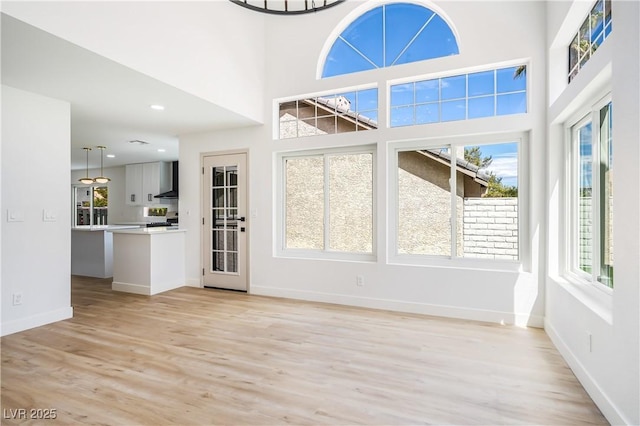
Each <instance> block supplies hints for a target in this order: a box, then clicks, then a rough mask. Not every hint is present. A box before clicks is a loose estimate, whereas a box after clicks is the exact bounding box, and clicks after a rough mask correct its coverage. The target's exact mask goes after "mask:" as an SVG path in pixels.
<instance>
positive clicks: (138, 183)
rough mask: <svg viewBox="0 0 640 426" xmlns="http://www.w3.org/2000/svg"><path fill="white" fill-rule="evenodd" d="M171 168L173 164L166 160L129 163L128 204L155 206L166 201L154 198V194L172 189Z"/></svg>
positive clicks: (127, 178)
mask: <svg viewBox="0 0 640 426" xmlns="http://www.w3.org/2000/svg"><path fill="white" fill-rule="evenodd" d="M170 168H171V164H170V163H167V162H164V161H158V162H155V163H139V164H127V166H126V167H125V169H126V180H125V190H126V200H125V202H126V204H127V205H129V206H155V205H158V204H164V203H166V201H165V200H164V199H161V198H153V196H154V195H158V194H160V193H161V192H165V191H168V190H169V189H171V174H170V173H171V170H170Z"/></svg>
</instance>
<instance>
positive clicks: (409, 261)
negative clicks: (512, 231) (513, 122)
mask: <svg viewBox="0 0 640 426" xmlns="http://www.w3.org/2000/svg"><path fill="white" fill-rule="evenodd" d="M509 142H516V143H517V144H518V259H517V260H509V259H484V258H474V257H461V256H458V255H457V238H458V237H457V229H456V218H457V203H456V198H455V190H454V188H455V187H456V184H457V183H456V171H457V170H456V167H451V176H450V188H451V218H450V221H451V228H450V230H451V251H450V253H451V255H450V256H437V255H424V254H401V253H398V221H399V215H398V196H399V189H398V152H400V151H407V150H414V149H415V150H419V149H427V148H442V147H443V146H450V147H451V152H452V159H451V161H452V164H455V161H456V159H455V152H456V148H457V147H468V146H476V145H477V146H482V145H491V144H498V143H509ZM528 144H529V135H528V132H514V133H500V134H487V135H470V136H459V137H455V138H433V139H424V140H411V141H396V142H393V143H390V144H389V147H388V159H389V165H388V167H389V185H388V187H389V195H388V211H387V217H388V223H389V232H388V239H387V241H388V263H390V264H398V265H425V266H443V267H455V268H473V269H493V270H507V271H519V272H522V271H530V270H531V255H530V249H529V244H528V243H527V242H528V241H529V232H528V228H529V225H528V224H529V214H528V211H529V206H528V204H525V203H526V200H529V180H528V176H529V166H528V160H527V158H525V157H524V153H526V152H528Z"/></svg>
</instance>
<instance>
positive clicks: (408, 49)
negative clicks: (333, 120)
mask: <svg viewBox="0 0 640 426" xmlns="http://www.w3.org/2000/svg"><path fill="white" fill-rule="evenodd" d="M457 54H458V43H457V42H456V37H455V35H454V34H453V31H452V30H451V28H450V27H449V25H448V24H447V23H446V22H445V21H444V19H442V18H441V17H440V16H439V15H438V14H437V13H435V12H433V11H432V10H430V9H428V8H426V7H424V6H420V5H417V4H413V3H390V4H385V5H382V6H378V7H376V8H375V9H372V10H369V11H368V12H366V13H364V14H362V15H361V16H359V17H358V18H357V19H356V20H355V21H353V22H352V23H351V24H350V25H349V26H348V27H347V28H346V29H345V30H344V31H343V32H342V33H341V34H340V35H339V36H338V37H337V38H336V40H335V41H334V43H333V45H332V46H331V49H330V50H329V53H328V54H327V56H326V58H325V61H324V67H323V70H322V78H325V77H333V76H335V75H341V74H349V73H352V72H357V71H366V70H371V69H376V68H384V67H391V66H394V65H400V64H406V63H409V62H417V61H424V60H426V59H433V58H439V57H443V56H449V55H457Z"/></svg>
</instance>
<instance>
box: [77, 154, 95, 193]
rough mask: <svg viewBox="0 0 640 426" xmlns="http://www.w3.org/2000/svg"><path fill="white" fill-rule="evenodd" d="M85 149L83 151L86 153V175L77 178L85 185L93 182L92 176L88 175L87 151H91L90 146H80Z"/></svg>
mask: <svg viewBox="0 0 640 426" xmlns="http://www.w3.org/2000/svg"><path fill="white" fill-rule="evenodd" d="M82 149H84V150H85V152H86V153H87V169H86V175H85V176H86V177H83V178H82V179H78V180H79V182H80V183H84V184H86V185H89V184H91V183H93V182H94V181H93V178H90V177H89V151H91V148H86V147H85V148H82Z"/></svg>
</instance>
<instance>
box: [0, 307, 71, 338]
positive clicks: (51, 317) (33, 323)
mask: <svg viewBox="0 0 640 426" xmlns="http://www.w3.org/2000/svg"><path fill="white" fill-rule="evenodd" d="M69 318H73V307H71V306H69V307H66V308H62V309H56V310H54V311H49V312H44V313H41V314H37V315H32V316H30V317H27V318H20V319H17V320H13V321H9V322H5V323H2V324H1V325H0V328H1V329H2V331H1V335H2V336H8V335H9V334H13V333H18V332H21V331H25V330H30V329H32V328H36V327H40V326H43V325H47V324H51V323H54V322H58V321H63V320H66V319H69Z"/></svg>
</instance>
